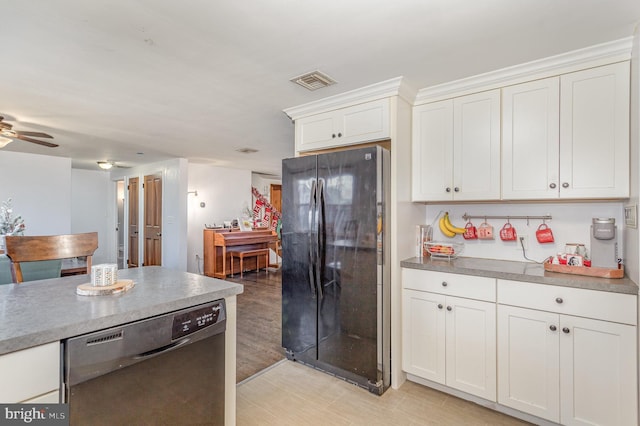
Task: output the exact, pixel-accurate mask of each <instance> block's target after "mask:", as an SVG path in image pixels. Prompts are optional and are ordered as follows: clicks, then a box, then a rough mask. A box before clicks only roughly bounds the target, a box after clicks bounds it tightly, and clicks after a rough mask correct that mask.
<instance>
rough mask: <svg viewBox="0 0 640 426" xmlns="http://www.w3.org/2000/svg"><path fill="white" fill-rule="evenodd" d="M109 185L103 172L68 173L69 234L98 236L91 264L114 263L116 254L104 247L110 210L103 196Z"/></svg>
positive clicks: (74, 171)
mask: <svg viewBox="0 0 640 426" xmlns="http://www.w3.org/2000/svg"><path fill="white" fill-rule="evenodd" d="M110 185H111V182H110V179H109V174H108V173H107V172H104V171H97V170H96V171H93V170H80V169H72V170H71V233H74V234H77V233H82V232H94V231H95V232H98V250H96V252H95V253H94V255H93V263H94V264H98V263H115V259H116V253H115V251H113V252H111V251H110V250H108V249H109V244H108V240H109V237H108V234H107V233H108V229H115V228H107V223H108V211H109V209H110V208H112V206H110V205H109V199H108V198H107V196H106V194H108V193H109V187H110Z"/></svg>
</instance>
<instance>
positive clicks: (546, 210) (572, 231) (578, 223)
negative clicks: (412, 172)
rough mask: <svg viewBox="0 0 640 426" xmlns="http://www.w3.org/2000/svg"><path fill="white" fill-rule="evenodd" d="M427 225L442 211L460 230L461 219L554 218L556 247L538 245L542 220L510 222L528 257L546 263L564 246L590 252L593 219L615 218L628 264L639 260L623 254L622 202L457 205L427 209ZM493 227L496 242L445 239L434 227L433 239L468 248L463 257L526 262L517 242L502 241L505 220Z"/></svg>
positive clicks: (620, 248) (493, 222) (491, 222)
mask: <svg viewBox="0 0 640 426" xmlns="http://www.w3.org/2000/svg"><path fill="white" fill-rule="evenodd" d="M426 210H427V215H426V220H425V223H426V224H432V223H433V220H434V218H435V217H436V216H437V215H438V213H439V212H440V211H448V212H449V215H450V217H451V222H452V223H453V224H454V225H456V226H459V227H464V225H465V222H464V220H463V219H462V216H463V215H464V214H465V213H467V214H469V215H478V216H482V215H487V216H502V215H511V216H544V215H550V216H552V218H553V219H552V220H550V221H547V225H548V226H549V227H550V228H551V229H552V231H553V236H554V239H555V242H554V243H546V244H540V243H538V242H537V240H536V237H535V232H536V230H537V229H538V226H539V225H540V224H541V223H542V221H540V220H531V221H530V222H529V224H528V225H527V222H526V221H525V220H511V221H510V223H511V224H512V225H513V226H514V227H515V228H516V231H517V234H518V236H523V235H524V236H527V237H528V240H529V242H528V246H529V248H528V250H527V257H529V258H530V259H534V260H536V261H543V260H544V259H545V258H546V257H549V256H552V255H554V254H557V253H559V252H564V246H565V243H583V244H585V245H586V246H587V249H589V245H590V240H591V239H590V234H589V232H590V226H591V219H592V218H594V217H613V218H615V219H616V226H617V229H618V244H619V250H620V253H621V255H622V256H623V258H624V263H625V264H630V263H635V262H637V258H636V259H628V258H626V256H625V255H624V253H623V239H624V232H623V228H624V225H623V223H624V221H623V204H622V203H621V202H599V203H596V202H591V203H579V202H575V203H558V204H555V203H497V204H456V205H429V206H427V209H426ZM483 221H484V219H472V223H473V224H474V225H475V226H476V227H478V226H479V225H480V224H481V223H482V222H483ZM487 222H488V223H489V224H491V225H493V228H494V234H495V235H496V237H495V240H465V239H464V238H462V236H461V235H458V236H456V237H455V238H447V237H445V236H444V235H443V234H442V233H441V232H440V231H439V229H438V224H437V223H436V224H435V226H434V234H433V235H434V239H435V240H440V241H455V242H462V243H464V244H465V247H464V252H463V253H462V255H463V256H467V257H479V258H490V259H503V260H517V261H523V262H526V261H527V260H526V259H525V258H524V257H523V256H522V250H521V248H518V245H517V243H516V242H515V241H510V242H505V241H502V240H500V237H499V231H500V228H502V226H503V225H504V224H505V223H506V220H503V219H499V220H498V219H493V220H487Z"/></svg>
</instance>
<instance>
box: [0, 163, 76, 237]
mask: <svg viewBox="0 0 640 426" xmlns="http://www.w3.org/2000/svg"><path fill="white" fill-rule="evenodd" d="M7 198H12V200H13V210H14V212H15V213H16V214H19V215H21V216H22V218H23V219H24V222H25V225H26V229H25V235H56V234H69V233H70V232H71V208H72V206H71V159H70V158H63V157H52V156H48V155H37V154H24V153H19V152H10V151H0V201H6V199H7Z"/></svg>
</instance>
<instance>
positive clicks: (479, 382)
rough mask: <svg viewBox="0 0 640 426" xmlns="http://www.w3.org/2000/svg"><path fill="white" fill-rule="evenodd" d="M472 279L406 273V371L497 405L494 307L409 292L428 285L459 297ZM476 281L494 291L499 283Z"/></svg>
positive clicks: (486, 280) (482, 303) (404, 279)
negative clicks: (459, 292) (460, 292)
mask: <svg viewBox="0 0 640 426" xmlns="http://www.w3.org/2000/svg"><path fill="white" fill-rule="evenodd" d="M457 277H460V280H459V281H461V282H459V283H458V282H456V278H457ZM443 278H444V279H445V280H443ZM474 278H476V277H468V276H467V277H463V276H457V275H452V274H440V273H432V272H429V271H416V270H403V285H404V286H405V289H404V290H403V342H404V343H403V344H404V349H403V369H404V371H406V372H407V373H409V374H413V375H415V376H418V377H421V378H423V379H426V380H431V381H433V382H436V383H440V384H444V385H446V386H449V387H451V388H454V389H458V390H461V391H463V392H467V393H469V394H472V395H476V396H479V397H481V398H485V399H488V400H491V401H496V305H495V303H494V302H487V301H482V300H473V299H467V298H463V297H456V296H451V295H449V294H442V293H433V292H429V291H421V290H414V289H410V288H406V287H411V286H412V284H416V285H415V287H423V285H422V284H425V283H427V287H429V286H433V287H436V286H437V287H440V288H442V292H443V293H447V292H450V293H453V294H455V293H456V292H457V289H458V288H464V287H465V286H466V285H467V284H468V283H467V282H463V280H464V281H469V279H474ZM477 279H478V280H480V282H479V286H483V285H486V284H488V286H491V285H492V286H493V288H494V289H495V280H492V279H486V278H477ZM493 294H495V290H494V291H493Z"/></svg>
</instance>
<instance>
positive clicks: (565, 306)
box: [498, 280, 638, 325]
mask: <svg viewBox="0 0 640 426" xmlns="http://www.w3.org/2000/svg"><path fill="white" fill-rule="evenodd" d="M498 303H500V304H503V305H511V306H521V307H523V308H531V309H537V310H541V311H548V312H557V313H560V314H567V315H575V316H581V317H586V318H594V319H601V320H605V321H613V322H619V323H624V324H631V325H636V324H637V322H638V319H637V301H636V296H635V295H632V294H621V293H610V292H606V291H596V290H586V289H581V288H575V287H563V286H555V285H547V284H536V283H529V282H521V281H509V280H498Z"/></svg>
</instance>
